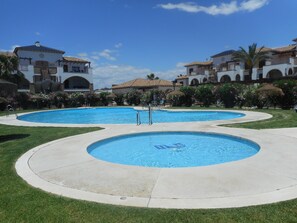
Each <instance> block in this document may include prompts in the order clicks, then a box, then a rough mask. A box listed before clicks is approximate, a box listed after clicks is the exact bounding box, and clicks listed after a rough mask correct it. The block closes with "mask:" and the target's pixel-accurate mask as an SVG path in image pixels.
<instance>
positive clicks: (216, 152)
mask: <svg viewBox="0 0 297 223" xmlns="http://www.w3.org/2000/svg"><path fill="white" fill-rule="evenodd" d="M259 150H260V147H259V145H258V144H256V143H254V142H252V141H249V140H246V139H242V138H238V137H235V136H229V135H222V134H214V133H204V132H151V133H137V134H130V135H124V136H118V137H113V138H109V139H105V140H102V141H98V142H96V143H94V144H92V145H90V146H89V147H88V148H87V151H88V153H89V154H90V155H92V156H93V157H95V158H96V159H100V160H104V161H107V162H112V163H118V164H124V165H133V166H145V167H161V168H162V167H163V168H174V167H195V166H209V165H215V164H220V163H226V162H231V161H237V160H242V159H245V158H248V157H251V156H253V155H255V154H256V153H258V151H259Z"/></svg>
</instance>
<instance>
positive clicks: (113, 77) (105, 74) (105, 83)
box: [92, 63, 185, 89]
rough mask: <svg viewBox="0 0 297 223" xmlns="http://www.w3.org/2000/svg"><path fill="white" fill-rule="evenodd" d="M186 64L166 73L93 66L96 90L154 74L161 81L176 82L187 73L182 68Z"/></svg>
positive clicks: (120, 66)
mask: <svg viewBox="0 0 297 223" xmlns="http://www.w3.org/2000/svg"><path fill="white" fill-rule="evenodd" d="M181 64H184V63H177V64H176V66H175V67H173V68H172V69H169V70H164V71H154V70H151V69H149V68H139V67H135V66H132V65H123V64H122V65H111V64H101V65H95V66H94V64H93V65H92V66H93V79H94V85H95V88H96V89H97V88H103V87H111V85H112V84H121V83H123V82H126V81H130V80H133V79H135V78H146V76H147V75H148V74H150V73H154V74H155V75H156V76H158V77H159V78H160V79H164V80H174V79H175V78H176V77H177V76H178V75H179V74H182V73H184V72H185V68H184V67H183V66H181Z"/></svg>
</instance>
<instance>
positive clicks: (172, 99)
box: [166, 90, 185, 106]
mask: <svg viewBox="0 0 297 223" xmlns="http://www.w3.org/2000/svg"><path fill="white" fill-rule="evenodd" d="M184 97H185V94H184V93H183V92H181V91H178V90H175V91H172V92H170V93H168V94H167V96H166V98H167V100H168V101H169V103H170V104H171V106H182V103H183V98H184Z"/></svg>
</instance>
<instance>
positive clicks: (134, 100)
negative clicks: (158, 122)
mask: <svg viewBox="0 0 297 223" xmlns="http://www.w3.org/2000/svg"><path fill="white" fill-rule="evenodd" d="M141 96H142V93H141V92H139V91H136V90H132V91H130V92H128V93H127V94H126V95H125V98H126V100H127V103H128V105H139V104H140V99H141Z"/></svg>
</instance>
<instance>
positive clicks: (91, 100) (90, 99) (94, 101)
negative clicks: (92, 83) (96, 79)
mask: <svg viewBox="0 0 297 223" xmlns="http://www.w3.org/2000/svg"><path fill="white" fill-rule="evenodd" d="M84 97H85V101H86V103H87V104H88V105H90V106H98V105H99V104H100V95H98V94H94V93H90V92H88V93H85V95H84Z"/></svg>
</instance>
